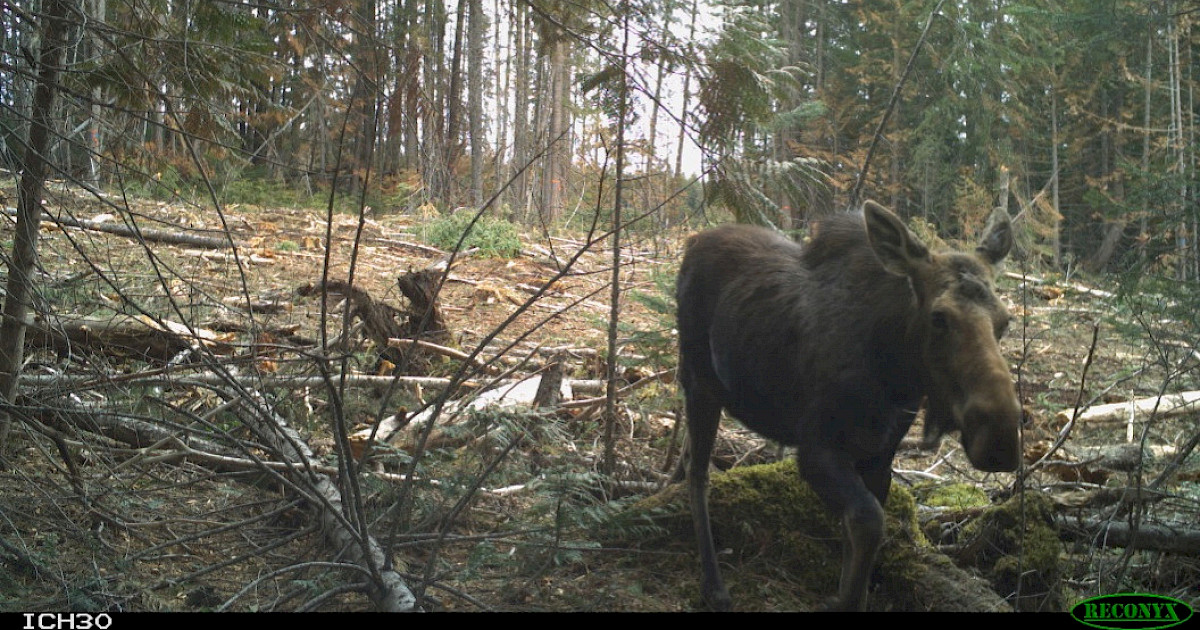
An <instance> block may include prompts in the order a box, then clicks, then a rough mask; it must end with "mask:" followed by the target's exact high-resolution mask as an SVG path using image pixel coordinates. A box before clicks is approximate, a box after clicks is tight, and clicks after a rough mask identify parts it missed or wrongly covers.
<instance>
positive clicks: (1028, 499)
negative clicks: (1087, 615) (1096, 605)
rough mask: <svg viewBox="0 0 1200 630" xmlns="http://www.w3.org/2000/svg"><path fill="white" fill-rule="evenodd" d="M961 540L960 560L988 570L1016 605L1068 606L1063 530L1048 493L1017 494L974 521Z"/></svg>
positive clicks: (1042, 608)
mask: <svg viewBox="0 0 1200 630" xmlns="http://www.w3.org/2000/svg"><path fill="white" fill-rule="evenodd" d="M961 540H962V543H963V544H962V551H961V552H960V553H959V560H960V561H961V563H963V564H969V565H970V566H974V567H977V568H979V569H981V570H983V571H984V572H985V573H986V574H987V576H988V578H989V579H990V580H991V582H992V585H993V587H994V588H995V590H996V592H998V593H1001V594H1004V595H1005V596H1006V598H1007V599H1008V601H1009V602H1010V603H1012V605H1013V607H1014V608H1016V609H1017V610H1022V611H1062V610H1065V600H1064V598H1063V593H1062V589H1061V584H1062V580H1061V576H1062V567H1061V564H1060V553H1059V552H1060V543H1059V537H1058V528H1057V526H1056V525H1055V523H1054V506H1053V505H1052V504H1051V502H1050V499H1049V498H1048V497H1046V496H1045V495H1043V494H1039V493H1036V492H1025V493H1023V494H1020V495H1017V496H1014V497H1012V498H1010V499H1009V500H1008V501H1005V502H1004V503H1002V504H1000V505H998V506H996V507H994V508H991V509H989V510H987V511H986V512H984V513H983V514H982V515H980V517H979V518H977V519H975V520H973V521H971V523H969V524H968V525H967V526H966V527H965V528H964V529H963V533H962V536H961Z"/></svg>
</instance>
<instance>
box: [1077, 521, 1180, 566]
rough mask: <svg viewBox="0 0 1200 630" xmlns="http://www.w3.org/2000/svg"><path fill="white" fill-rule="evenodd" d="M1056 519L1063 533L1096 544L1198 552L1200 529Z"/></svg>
mask: <svg viewBox="0 0 1200 630" xmlns="http://www.w3.org/2000/svg"><path fill="white" fill-rule="evenodd" d="M1056 520H1057V521H1058V523H1059V531H1060V532H1061V534H1060V535H1061V536H1062V537H1064V538H1066V539H1068V540H1075V541H1080V542H1087V543H1090V544H1091V545H1092V546H1095V547H1127V548H1130V549H1138V550H1145V551H1165V552H1168V553H1179V554H1185V555H1189V556H1195V555H1200V530H1197V529H1193V528H1185V527H1177V526H1170V525H1159V524H1153V523H1142V524H1140V525H1138V526H1137V528H1136V529H1135V528H1133V527H1130V525H1129V523H1128V522H1126V521H1108V520H1102V519H1098V518H1085V519H1074V518H1067V517H1065V516H1057V517H1056Z"/></svg>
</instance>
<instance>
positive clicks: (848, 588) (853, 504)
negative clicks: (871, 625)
mask: <svg viewBox="0 0 1200 630" xmlns="http://www.w3.org/2000/svg"><path fill="white" fill-rule="evenodd" d="M798 465H799V467H800V471H801V475H802V476H803V477H804V478H805V480H807V481H808V483H809V485H811V486H812V488H813V490H814V491H815V492H816V493H817V495H818V496H819V497H821V500H822V501H823V502H824V503H825V505H826V507H827V508H829V510H830V511H831V512H832V513H833V514H834V516H836V517H837V518H838V519H839V520H841V522H842V529H843V531H844V535H845V540H844V541H843V547H842V575H841V580H840V582H839V583H838V595H837V599H836V600H834V601H833V602H831V603H830V604H829V608H830V609H832V610H858V611H861V610H864V609H865V608H866V604H867V587H868V585H869V582H870V578H871V569H872V567H873V566H874V564H875V556H876V555H877V554H878V552H879V546H880V545H881V544H882V542H883V525H884V521H883V518H884V515H883V508H882V507H881V506H880V505H879V501H878V500H877V499H876V498H875V495H874V494H873V493H872V491H871V490H869V489H867V486H866V484H864V483H863V479H862V477H860V476H859V474H858V471H856V470H855V468H854V465H853V464H852V463H851V462H850V461H849V459H848V458H846V457H844V456H839V455H838V454H836V453H830V452H826V453H819V454H809V455H808V456H806V457H804V458H802V459H799V460H798Z"/></svg>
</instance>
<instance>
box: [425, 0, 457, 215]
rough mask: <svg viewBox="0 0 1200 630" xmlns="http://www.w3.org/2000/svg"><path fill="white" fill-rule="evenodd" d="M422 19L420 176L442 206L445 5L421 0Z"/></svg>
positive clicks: (446, 185) (446, 194) (445, 190)
mask: <svg viewBox="0 0 1200 630" xmlns="http://www.w3.org/2000/svg"><path fill="white" fill-rule="evenodd" d="M425 20H426V27H427V30H426V32H427V34H428V38H429V39H428V42H427V44H426V48H425V54H424V59H423V63H424V66H425V67H424V69H423V72H422V74H423V80H422V81H421V84H422V86H423V87H424V89H425V96H426V98H425V101H426V102H425V107H424V110H423V111H424V114H425V116H424V123H423V125H422V129H421V135H422V138H421V148H422V156H421V157H422V160H421V161H422V167H423V169H424V170H423V172H422V176H423V179H424V183H425V188H426V190H427V191H428V194H429V198H430V201H432V202H433V203H434V204H435V205H438V206H441V207H445V206H446V205H448V203H449V201H450V182H449V179H450V174H449V173H448V172H447V169H446V165H447V162H446V147H445V140H446V136H445V126H444V124H443V114H444V113H445V111H446V102H445V89H444V88H443V86H442V81H443V78H444V77H445V73H444V72H443V67H444V63H445V55H444V51H445V42H444V41H443V40H444V37H445V31H446V7H445V5H444V4H443V3H442V1H441V0H426V1H425Z"/></svg>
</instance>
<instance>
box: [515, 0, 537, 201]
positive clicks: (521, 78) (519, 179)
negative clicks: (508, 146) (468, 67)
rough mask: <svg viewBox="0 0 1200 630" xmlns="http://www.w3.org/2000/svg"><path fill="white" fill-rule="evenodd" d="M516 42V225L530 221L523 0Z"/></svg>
mask: <svg viewBox="0 0 1200 630" xmlns="http://www.w3.org/2000/svg"><path fill="white" fill-rule="evenodd" d="M513 4H514V7H513V9H514V10H513V13H514V18H513V30H514V33H513V41H514V47H515V50H514V51H513V54H514V55H515V57H516V63H515V66H516V67H515V71H514V72H513V75H512V79H513V83H514V86H513V100H514V102H513V108H512V120H513V150H512V162H511V164H510V168H511V171H512V177H513V184H512V197H511V204H512V215H513V216H512V218H513V221H515V222H517V223H524V222H526V221H528V220H529V173H528V171H527V170H526V169H525V167H526V162H528V161H529V111H528V110H529V77H530V75H531V72H530V63H529V60H530V57H531V56H532V47H531V46H530V45H529V14H528V10H529V9H528V8H527V7H526V6H525V3H524V2H523V1H522V0H514V1H513Z"/></svg>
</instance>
